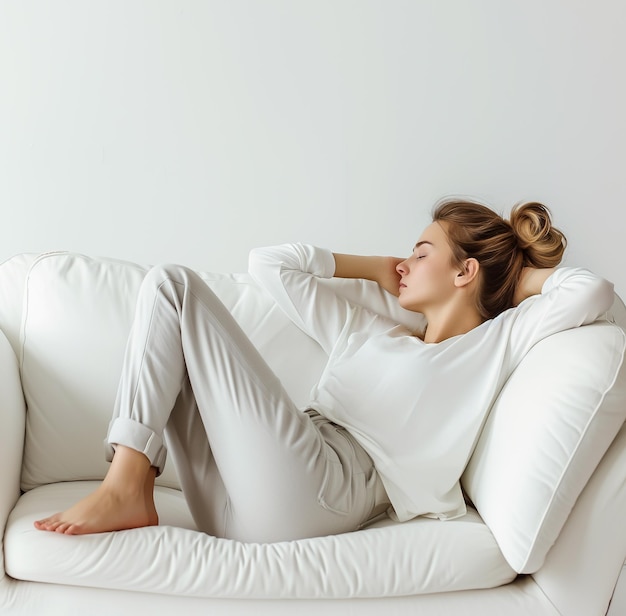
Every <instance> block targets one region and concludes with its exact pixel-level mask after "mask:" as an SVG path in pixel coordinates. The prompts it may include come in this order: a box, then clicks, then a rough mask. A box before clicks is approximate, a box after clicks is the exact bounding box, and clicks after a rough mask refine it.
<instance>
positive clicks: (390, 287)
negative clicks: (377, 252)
mask: <svg viewBox="0 0 626 616" xmlns="http://www.w3.org/2000/svg"><path fill="white" fill-rule="evenodd" d="M402 261H404V259H401V258H399V257H381V262H380V273H379V274H378V278H377V280H376V282H377V283H378V284H379V285H380V286H381V287H382V288H383V289H385V291H388V292H389V293H391V294H392V295H395V296H396V297H398V295H399V294H400V278H401V276H400V274H398V271H397V270H396V267H397V266H398V263H402Z"/></svg>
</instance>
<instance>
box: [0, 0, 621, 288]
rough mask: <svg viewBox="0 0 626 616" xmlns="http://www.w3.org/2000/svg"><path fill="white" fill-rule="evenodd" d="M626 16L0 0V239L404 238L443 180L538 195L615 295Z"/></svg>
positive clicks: (143, 253)
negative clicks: (610, 282)
mask: <svg viewBox="0 0 626 616" xmlns="http://www.w3.org/2000/svg"><path fill="white" fill-rule="evenodd" d="M625 31H626V3H624V2H621V0H612V1H609V0H596V1H595V2H588V0H524V1H522V0H519V1H516V0H510V1H507V2H502V0H472V1H471V2H468V1H467V0H421V1H420V0H379V1H374V0H171V1H165V0H102V1H91V0H50V1H36V0H33V1H30V2H22V1H19V0H0V88H1V90H0V207H1V208H2V213H3V224H2V225H0V260H2V259H4V258H7V257H9V256H11V255H13V254H15V253H18V252H24V251H35V252H39V251H45V250H54V249H67V250H76V251H80V252H85V253H88V254H92V255H106V256H113V257H117V258H122V259H130V260H134V261H139V262H142V263H155V262H161V261H177V262H182V263H186V264H189V265H192V266H194V267H198V268H202V269H205V270H216V271H243V270H245V268H246V260H247V253H248V250H249V249H250V248H251V247H252V246H256V245H263V244H271V243H278V242H283V241H307V242H312V243H316V244H319V245H324V246H328V247H330V248H333V249H335V250H337V251H342V252H347V251H353V252H360V253H385V254H387V253H390V254H404V253H406V252H408V251H409V250H410V248H411V247H412V245H413V244H414V242H415V240H416V238H417V236H418V235H419V233H420V232H421V229H422V228H423V226H424V225H425V224H427V223H428V214H429V211H430V209H431V206H432V204H433V202H434V201H435V200H436V199H437V198H439V197H441V196H443V195H446V194H450V193H455V194H466V195H471V196H474V197H478V198H482V199H485V200H486V201H488V202H489V203H490V204H492V205H493V206H494V207H495V208H496V209H498V210H500V211H504V212H508V210H509V208H510V206H511V205H512V204H513V203H514V202H516V201H518V200H530V199H532V200H540V201H543V202H544V203H546V204H547V205H548V206H549V207H551V209H552V210H553V212H554V215H555V219H556V222H557V223H558V224H559V225H560V226H561V227H562V228H563V230H564V231H565V232H566V233H567V235H568V236H569V239H570V249H569V251H568V254H567V262H568V263H570V264H577V265H585V266H587V267H590V268H591V269H594V270H595V271H597V272H599V273H601V274H603V275H605V276H607V277H609V278H611V279H612V280H613V281H614V282H615V283H616V286H617V290H618V291H619V292H620V293H621V294H622V295H626V273H625V272H624V268H623V267H622V263H623V261H624V258H623V257H622V256H621V254H620V252H621V246H622V238H623V235H624V221H625V219H626V215H625V214H624V205H625V204H626V181H625V180H626V178H625V175H626V66H625V65H626V36H624V32H625Z"/></svg>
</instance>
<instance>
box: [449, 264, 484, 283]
mask: <svg viewBox="0 0 626 616" xmlns="http://www.w3.org/2000/svg"><path fill="white" fill-rule="evenodd" d="M479 269H480V264H479V263H478V261H477V260H476V259H465V261H464V262H463V269H461V270H459V273H458V274H457V275H456V277H455V279H454V286H456V287H465V286H467V285H468V284H470V283H471V282H473V281H474V280H476V279H477V278H478V270H479Z"/></svg>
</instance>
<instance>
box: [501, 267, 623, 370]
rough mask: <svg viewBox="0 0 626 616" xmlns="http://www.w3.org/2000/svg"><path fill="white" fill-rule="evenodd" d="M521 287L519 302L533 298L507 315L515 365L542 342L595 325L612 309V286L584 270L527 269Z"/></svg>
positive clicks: (517, 294) (511, 350)
mask: <svg viewBox="0 0 626 616" xmlns="http://www.w3.org/2000/svg"><path fill="white" fill-rule="evenodd" d="M518 286H519V290H518V292H517V293H516V298H517V299H520V302H521V301H522V300H523V299H525V298H526V297H530V296H531V295H532V296H533V297H532V298H531V299H530V300H529V301H528V302H523V303H521V305H520V306H519V307H518V308H516V309H515V311H513V312H508V311H507V313H505V314H508V315H509V317H510V319H512V323H513V328H512V331H511V338H510V357H511V359H512V361H513V365H517V362H518V361H519V360H520V359H521V358H522V357H523V356H524V355H525V354H526V353H527V352H528V350H529V349H530V348H531V347H532V346H533V345H534V344H536V343H537V342H539V341H540V340H542V339H544V338H546V337H548V336H550V335H552V334H555V333H557V332H561V331H563V330H566V329H571V328H573V327H579V326H581V325H587V324H589V323H593V322H594V321H595V320H596V319H598V318H600V317H601V316H602V315H603V314H604V313H605V312H606V311H607V310H609V309H610V307H611V304H612V303H613V298H614V293H613V285H612V284H611V283H610V282H608V281H607V280H605V279H603V278H601V277H599V276H596V275H595V274H593V273H591V272H590V271H588V270H585V269H581V268H573V267H561V268H558V269H554V270H542V269H533V268H528V271H524V273H523V274H522V277H521V279H520V284H519V285H518ZM537 291H539V293H538V292H537ZM496 318H497V317H496Z"/></svg>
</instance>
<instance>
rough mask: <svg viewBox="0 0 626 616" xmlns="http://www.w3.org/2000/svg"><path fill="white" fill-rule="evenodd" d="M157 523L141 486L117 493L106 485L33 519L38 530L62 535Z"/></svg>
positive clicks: (153, 511)
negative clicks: (131, 491)
mask: <svg viewBox="0 0 626 616" xmlns="http://www.w3.org/2000/svg"><path fill="white" fill-rule="evenodd" d="M158 523H159V520H158V516H157V512H156V509H155V508H154V503H152V507H151V508H150V507H149V505H148V503H147V502H146V498H145V494H144V492H143V490H142V491H141V493H139V494H128V493H126V494H119V493H118V492H116V491H115V490H111V489H110V488H108V487H107V486H106V485H101V486H100V487H99V488H98V489H97V490H96V491H95V492H93V493H92V494H90V495H89V496H87V497H85V498H83V499H82V500H81V501H79V502H78V503H76V504H75V505H74V506H72V507H70V508H69V509H67V510H66V511H63V512H61V513H57V514H55V515H53V516H50V517H49V518H45V519H43V520H38V521H36V522H35V528H37V529H38V530H47V531H52V532H57V533H63V534H66V535H85V534H88V533H105V532H108V531H113V530H127V529H129V528H141V527H144V526H156V525H157V524H158Z"/></svg>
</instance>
